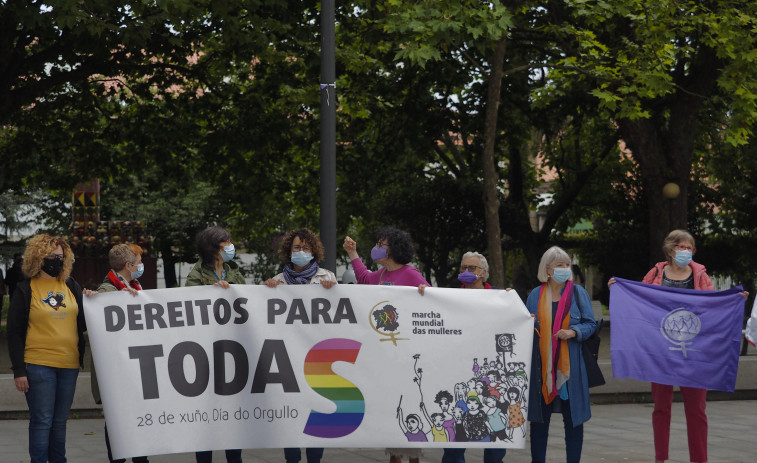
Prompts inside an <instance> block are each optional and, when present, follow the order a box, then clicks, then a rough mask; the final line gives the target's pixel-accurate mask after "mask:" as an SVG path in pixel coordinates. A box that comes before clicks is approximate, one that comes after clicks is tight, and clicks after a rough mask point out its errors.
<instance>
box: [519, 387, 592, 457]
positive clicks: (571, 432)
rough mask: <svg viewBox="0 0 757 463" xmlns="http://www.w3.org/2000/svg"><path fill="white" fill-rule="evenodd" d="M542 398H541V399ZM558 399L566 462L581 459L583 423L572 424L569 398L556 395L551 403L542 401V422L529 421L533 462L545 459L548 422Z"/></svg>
mask: <svg viewBox="0 0 757 463" xmlns="http://www.w3.org/2000/svg"><path fill="white" fill-rule="evenodd" d="M543 400H544V399H542V401H543ZM558 401H559V403H560V408H561V411H562V422H563V427H564V428H565V453H566V455H567V458H568V459H567V461H568V463H578V462H580V461H581V450H582V448H583V445H584V425H583V424H579V425H578V426H573V420H572V419H571V416H570V400H562V399H561V398H559V397H556V398H555V400H553V401H552V403H551V404H549V405H547V404H545V403H544V402H542V407H543V410H544V412H543V414H544V422H543V423H537V422H534V421H532V422H531V460H532V461H533V462H534V463H544V462H546V461H547V439H548V438H549V422H550V420H551V418H552V410H553V409H554V406H555V404H556V403H557V402H558Z"/></svg>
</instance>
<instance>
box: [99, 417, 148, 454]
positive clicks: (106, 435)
mask: <svg viewBox="0 0 757 463" xmlns="http://www.w3.org/2000/svg"><path fill="white" fill-rule="evenodd" d="M105 447H106V448H107V449H108V461H109V462H110V463H126V459H125V458H122V459H120V460H114V459H113V454H112V453H110V439H109V438H108V425H105ZM131 461H133V462H134V463H150V460H148V459H147V457H132V458H131Z"/></svg>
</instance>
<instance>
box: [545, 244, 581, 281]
mask: <svg viewBox="0 0 757 463" xmlns="http://www.w3.org/2000/svg"><path fill="white" fill-rule="evenodd" d="M558 260H564V261H567V262H568V264H570V256H569V255H568V253H567V252H565V250H564V249H563V248H561V247H559V246H552V247H551V248H549V249H547V251H546V252H545V253H544V255H543V256H541V261H540V262H539V271H538V272H537V273H536V278H538V279H539V281H541V282H542V283H546V282H547V280H548V279H549V275H548V274H547V269H548V268H549V267H552V266H553V265H554V264H555V262H557V261H558ZM570 279H571V280H572V279H573V274H572V273H571V275H570Z"/></svg>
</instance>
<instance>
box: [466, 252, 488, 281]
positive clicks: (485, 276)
mask: <svg viewBox="0 0 757 463" xmlns="http://www.w3.org/2000/svg"><path fill="white" fill-rule="evenodd" d="M466 257H478V261H479V267H481V268H482V269H483V270H484V274H483V276H482V277H481V279H483V280H484V281H486V280H487V279H488V278H489V262H487V261H486V257H484V255H483V254H481V253H479V252H476V251H468V252H466V253H465V254H463V257H462V258H461V259H460V263H461V264H462V262H463V259H465V258H466Z"/></svg>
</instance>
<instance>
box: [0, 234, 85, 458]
mask: <svg viewBox="0 0 757 463" xmlns="http://www.w3.org/2000/svg"><path fill="white" fill-rule="evenodd" d="M73 263H74V255H73V252H72V251H71V248H70V247H69V245H68V243H67V242H66V241H65V240H64V239H63V238H61V237H54V236H50V235H47V234H41V235H37V236H35V237H33V238H32V239H31V240H29V243H28V244H27V246H26V250H25V251H24V263H23V267H22V271H23V273H24V277H25V279H24V280H23V281H21V282H19V284H18V286H17V287H16V291H15V293H14V297H13V302H11V305H10V308H9V309H8V326H7V327H8V350H9V354H10V357H11V364H12V368H13V376H14V381H15V384H16V389H17V390H19V391H20V392H23V393H25V394H26V403H27V405H28V406H29V456H30V457H31V463H45V462H47V461H50V462H51V463H57V462H65V461H66V420H67V418H68V412H69V410H70V409H71V403H72V402H73V400H74V391H75V389H76V378H77V377H78V375H79V368H80V366H81V364H82V360H83V358H84V336H83V335H82V333H83V332H84V330H85V324H84V312H83V310H81V308H82V290H81V287H80V286H79V285H78V284H77V283H76V282H75V281H74V280H73V278H70V277H69V276H70V275H71V269H72V267H73Z"/></svg>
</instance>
